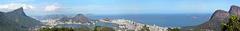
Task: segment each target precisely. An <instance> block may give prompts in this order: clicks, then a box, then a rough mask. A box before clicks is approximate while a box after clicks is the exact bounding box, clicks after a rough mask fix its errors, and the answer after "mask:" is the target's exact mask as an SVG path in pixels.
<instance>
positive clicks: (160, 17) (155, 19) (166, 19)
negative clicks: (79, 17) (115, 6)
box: [88, 14, 211, 27]
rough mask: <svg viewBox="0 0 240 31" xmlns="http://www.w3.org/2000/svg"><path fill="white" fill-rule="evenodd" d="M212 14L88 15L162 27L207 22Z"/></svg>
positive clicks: (93, 17) (95, 17) (94, 17)
mask: <svg viewBox="0 0 240 31" xmlns="http://www.w3.org/2000/svg"><path fill="white" fill-rule="evenodd" d="M210 16H211V14H131V15H88V17H90V18H92V19H101V18H110V19H128V20H133V21H135V22H139V23H143V24H149V25H153V24H155V25H158V26H162V27H180V26H194V25H199V24H202V23H204V22H207V21H208V20H209V18H210Z"/></svg>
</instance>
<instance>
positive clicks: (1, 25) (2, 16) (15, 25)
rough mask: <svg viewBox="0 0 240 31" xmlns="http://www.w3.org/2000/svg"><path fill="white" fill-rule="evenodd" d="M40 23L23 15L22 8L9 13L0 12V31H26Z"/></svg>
mask: <svg viewBox="0 0 240 31" xmlns="http://www.w3.org/2000/svg"><path fill="white" fill-rule="evenodd" d="M40 23H41V22H40V21H37V20H35V19H33V18H31V17H29V16H27V15H25V13H24V11H23V8H22V7H21V8H18V9H16V10H14V11H11V12H0V31H28V30H29V29H31V28H34V27H36V26H38V25H40Z"/></svg>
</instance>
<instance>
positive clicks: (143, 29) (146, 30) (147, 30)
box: [139, 25, 150, 31]
mask: <svg viewBox="0 0 240 31" xmlns="http://www.w3.org/2000/svg"><path fill="white" fill-rule="evenodd" d="M139 31H150V30H149V27H147V26H146V25H144V26H143V27H142V29H141V30H139Z"/></svg>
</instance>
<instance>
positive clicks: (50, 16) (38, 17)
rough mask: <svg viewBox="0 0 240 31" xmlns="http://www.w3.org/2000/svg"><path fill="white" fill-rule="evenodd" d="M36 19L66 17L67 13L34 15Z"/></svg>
mask: <svg viewBox="0 0 240 31" xmlns="http://www.w3.org/2000/svg"><path fill="white" fill-rule="evenodd" d="M34 17H36V19H38V20H49V19H61V18H63V17H67V15H62V14H52V15H45V16H34Z"/></svg>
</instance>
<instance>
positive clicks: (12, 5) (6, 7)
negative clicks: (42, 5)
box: [0, 3, 35, 10]
mask: <svg viewBox="0 0 240 31" xmlns="http://www.w3.org/2000/svg"><path fill="white" fill-rule="evenodd" d="M20 7H23V9H27V10H30V9H33V8H35V7H34V6H33V5H30V4H20V3H9V4H1V5H0V9H3V10H14V9H17V8H20Z"/></svg>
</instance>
